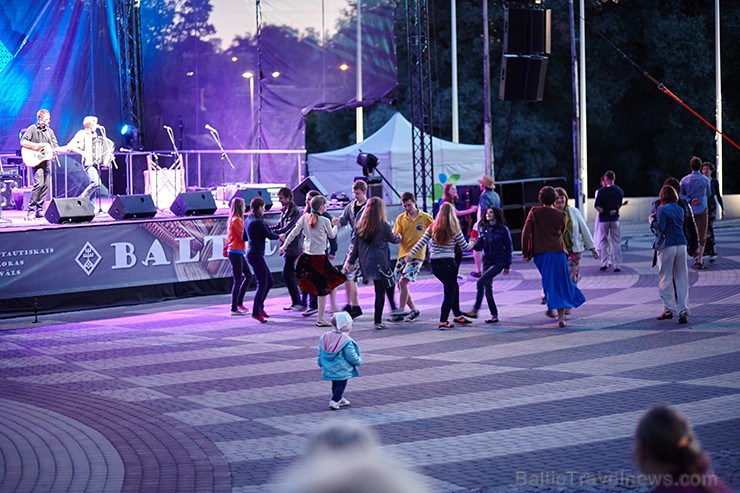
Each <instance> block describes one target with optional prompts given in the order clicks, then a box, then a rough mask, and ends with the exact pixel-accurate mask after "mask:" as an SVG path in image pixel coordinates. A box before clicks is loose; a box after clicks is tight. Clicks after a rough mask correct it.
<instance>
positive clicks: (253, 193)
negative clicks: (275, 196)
mask: <svg viewBox="0 0 740 493" xmlns="http://www.w3.org/2000/svg"><path fill="white" fill-rule="evenodd" d="M237 197H239V198H242V199H244V204H245V206H246V207H244V210H245V211H248V210H249V203H250V202H252V199H253V198H255V197H260V198H261V199H262V200H264V201H265V210H266V211H269V210H270V209H272V197H270V192H268V191H267V189H266V188H240V189H239V190H237V191H236V192H234V195H232V196H231V198H230V199H229V205H231V201H232V200H234V199H235V198H237Z"/></svg>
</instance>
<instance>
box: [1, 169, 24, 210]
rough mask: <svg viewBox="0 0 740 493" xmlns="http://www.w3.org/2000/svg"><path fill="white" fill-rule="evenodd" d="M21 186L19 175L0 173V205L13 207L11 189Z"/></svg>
mask: <svg viewBox="0 0 740 493" xmlns="http://www.w3.org/2000/svg"><path fill="white" fill-rule="evenodd" d="M20 187H21V177H20V176H18V175H11V174H2V175H0V207H2V208H3V209H15V201H14V200H13V191H14V190H15V189H16V188H20Z"/></svg>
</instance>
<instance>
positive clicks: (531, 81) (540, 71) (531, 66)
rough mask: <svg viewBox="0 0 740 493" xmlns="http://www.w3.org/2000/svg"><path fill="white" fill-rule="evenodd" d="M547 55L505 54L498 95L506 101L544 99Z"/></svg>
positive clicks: (502, 61)
mask: <svg viewBox="0 0 740 493" xmlns="http://www.w3.org/2000/svg"><path fill="white" fill-rule="evenodd" d="M546 73H547V57H543V56H538V55H530V56H517V55H504V56H503V57H502V60H501V80H500V81H499V91H498V97H499V99H502V100H504V101H542V96H543V94H544V92H545V75H546Z"/></svg>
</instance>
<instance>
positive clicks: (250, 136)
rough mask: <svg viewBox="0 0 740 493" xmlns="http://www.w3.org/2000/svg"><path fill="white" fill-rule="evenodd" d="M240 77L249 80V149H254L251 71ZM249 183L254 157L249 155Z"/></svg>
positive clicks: (252, 76) (251, 179)
mask: <svg viewBox="0 0 740 493" xmlns="http://www.w3.org/2000/svg"><path fill="white" fill-rule="evenodd" d="M242 77H244V78H245V79H249V124H250V125H251V127H250V129H249V142H248V145H249V148H250V149H252V148H253V147H254V130H255V124H254V72H252V71H249V70H248V71H246V72H244V73H243V74H242ZM249 170H250V171H249V181H250V182H251V183H254V156H253V155H251V154H250V155H249Z"/></svg>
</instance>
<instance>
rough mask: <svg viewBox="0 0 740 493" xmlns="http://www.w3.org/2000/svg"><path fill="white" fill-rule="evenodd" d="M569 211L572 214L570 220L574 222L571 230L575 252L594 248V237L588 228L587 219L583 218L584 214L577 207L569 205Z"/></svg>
mask: <svg viewBox="0 0 740 493" xmlns="http://www.w3.org/2000/svg"><path fill="white" fill-rule="evenodd" d="M568 213H569V214H570V221H571V223H572V224H573V226H572V228H571V230H570V233H571V237H572V238H573V253H581V252H583V251H585V250H592V249H593V248H594V238H593V236H591V231H590V230H589V229H588V225H587V224H586V220H585V219H583V214H581V211H579V210H578V209H576V208H575V207H568Z"/></svg>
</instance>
